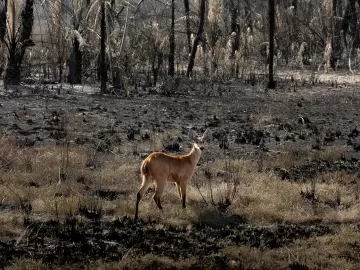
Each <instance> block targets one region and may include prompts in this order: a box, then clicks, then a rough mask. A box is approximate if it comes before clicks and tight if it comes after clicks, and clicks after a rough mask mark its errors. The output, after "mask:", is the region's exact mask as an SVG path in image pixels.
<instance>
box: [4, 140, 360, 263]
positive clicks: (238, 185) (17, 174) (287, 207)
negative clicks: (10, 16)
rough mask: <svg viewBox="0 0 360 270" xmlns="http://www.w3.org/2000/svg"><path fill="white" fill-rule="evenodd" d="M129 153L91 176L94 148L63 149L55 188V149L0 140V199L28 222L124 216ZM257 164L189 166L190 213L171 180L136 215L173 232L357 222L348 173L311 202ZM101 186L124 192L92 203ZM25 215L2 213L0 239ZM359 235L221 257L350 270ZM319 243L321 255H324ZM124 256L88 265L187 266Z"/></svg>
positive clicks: (330, 179) (295, 153) (136, 161)
mask: <svg viewBox="0 0 360 270" xmlns="http://www.w3.org/2000/svg"><path fill="white" fill-rule="evenodd" d="M148 143H149V142H148ZM159 143H160V141H159ZM146 147H147V149H149V144H148V145H146V144H144V145H141V146H138V148H137V149H141V150H146ZM125 149H127V150H128V152H125ZM132 152H133V147H132V146H131V145H128V146H126V147H123V148H122V154H121V155H120V154H114V153H108V154H104V153H102V154H99V155H98V157H97V158H98V159H99V160H98V163H99V167H97V168H95V169H94V168H90V167H89V166H88V165H87V164H88V161H89V156H90V155H91V153H93V149H89V148H87V147H78V146H71V147H70V148H69V151H68V160H69V162H68V164H67V178H66V179H65V180H63V181H62V182H61V184H59V183H58V180H59V167H60V166H62V162H61V156H62V155H63V154H64V149H63V148H62V147H61V146H52V147H50V146H48V147H34V148H19V147H18V146H17V145H16V144H15V142H14V141H12V140H11V139H8V138H4V137H3V138H1V139H0V156H1V158H2V162H3V163H1V164H2V165H3V164H7V165H6V167H4V166H3V167H2V172H1V182H0V202H1V204H2V205H3V206H9V207H10V206H11V207H14V206H19V205H21V204H23V203H24V202H26V203H30V204H31V206H32V211H31V213H30V214H29V216H30V219H31V220H46V219H60V221H62V220H64V219H65V218H67V217H69V216H79V215H80V214H81V213H80V208H81V207H82V208H87V209H92V210H97V211H99V212H100V213H101V215H102V217H103V218H106V219H113V218H117V217H119V216H120V217H121V216H130V217H132V216H133V214H134V208H135V194H136V191H137V190H138V188H139V186H140V178H139V166H140V162H141V159H140V158H139V157H138V156H134V155H133V154H132ZM139 152H140V151H139ZM318 155H319V154H318ZM321 155H323V156H322V157H321V158H320V157H319V159H323V158H324V157H326V158H327V159H329V160H331V159H332V158H334V160H336V159H335V157H334V156H338V155H340V154H339V153H338V152H337V151H334V150H329V151H325V152H323V154H321ZM304 156H305V157H304ZM308 158H309V154H308V153H305V152H303V151H301V150H300V149H293V150H292V151H289V152H287V153H283V154H280V155H278V156H276V157H273V159H272V160H271V159H270V158H269V159H268V160H266V164H267V166H275V165H278V166H281V167H285V168H289V167H288V166H293V165H294V164H302V163H303V162H305V161H304V160H307V159H308ZM312 158H313V157H312ZM288 159H292V161H291V164H290V163H289V164H288ZM4 160H5V161H6V162H7V163H4ZM257 167H258V165H257V163H256V162H255V161H248V160H229V159H217V160H216V161H215V162H213V163H211V164H207V165H203V166H201V167H200V168H198V169H197V171H196V174H195V175H194V177H193V179H192V181H191V183H190V185H189V186H188V207H187V208H186V209H185V210H183V209H182V208H181V203H180V199H179V197H178V194H177V190H176V187H175V185H173V184H171V183H169V184H168V185H167V187H166V189H165V192H164V196H163V199H162V202H163V207H164V211H163V212H162V211H160V210H158V209H157V208H156V206H155V203H154V202H153V200H152V194H153V189H150V191H149V192H148V193H146V194H145V197H144V199H143V200H142V201H141V203H140V216H141V218H143V219H149V218H150V219H156V220H158V221H159V222H160V223H164V224H170V225H174V226H192V224H198V223H202V224H208V225H212V226H226V225H229V224H234V223H239V222H241V221H239V219H233V218H232V216H233V215H237V217H240V218H243V219H244V220H248V221H251V222H253V223H262V224H270V223H283V222H293V223H309V222H310V223H311V222H318V221H325V222H330V223H333V222H337V223H344V224H345V223H349V222H350V223H358V222H360V216H359V209H360V201H359V199H358V197H357V196H356V195H357V194H358V193H356V188H355V184H354V183H357V181H358V180H357V176H356V175H353V174H347V173H326V174H319V175H318V177H317V178H316V179H314V182H313V183H314V195H315V200H311V199H308V198H306V197H304V196H303V193H304V192H306V190H310V189H311V183H310V182H305V183H303V182H301V183H300V182H289V181H282V180H281V179H280V178H279V177H277V176H276V175H275V174H273V173H272V172H271V171H264V172H258V170H257ZM205 172H206V174H205ZM209 175H210V176H209ZM99 189H109V190H114V191H121V192H123V193H124V194H125V195H124V197H122V198H119V199H117V200H107V199H104V198H100V197H98V196H96V194H95V191H96V190H99ZM357 192H358V191H357ZM24 215H25V214H24V212H23V211H21V210H20V207H18V208H16V209H14V208H10V209H9V210H6V211H4V210H2V212H1V215H0V226H1V228H2V230H1V232H0V236H1V237H17V236H19V235H21V233H22V231H23V229H24V225H23V218H24ZM359 236H360V235H359V232H355V231H353V230H351V229H350V228H349V226H347V227H346V226H345V225H344V226H343V228H342V230H341V232H340V233H339V234H336V235H330V236H324V237H318V238H311V239H309V240H302V241H297V242H295V243H294V244H292V245H290V246H287V247H283V248H279V249H271V250H270V249H269V250H268V249H252V248H249V247H245V246H236V247H228V248H226V249H224V250H223V254H225V255H226V256H228V257H230V258H233V260H232V262H231V267H232V268H234V269H235V268H239V267H243V268H244V269H279V268H283V267H286V266H288V265H289V264H291V263H295V262H298V263H301V264H306V265H307V266H309V267H310V268H311V269H325V268H326V269H339V268H341V269H356V267H355V266H358V265H359V262H358V261H356V259H351V258H353V257H354V258H355V257H356V254H354V252H355V251H356V250H355V248H353V246H354V245H355V244H354V240H353V239H357V238H359ZM324 246H326V247H327V248H326V249H324V248H323V247H324ZM129 252H130V253H131V250H130V251H129ZM130 258H132V256H129V257H127V256H125V257H124V258H122V259H121V258H120V259H119V262H114V263H104V262H96V263H95V264H93V265H92V266H91V269H100V268H101V269H115V268H124V267H131V266H133V265H139V268H144V267H145V266H148V267H160V268H161V267H162V268H166V267H168V268H169V267H176V268H184V269H186V268H189V267H191V266H193V265H194V263H195V261H192V260H189V261H184V262H181V264H179V262H174V261H172V260H171V259H168V258H165V257H156V256H155V257H154V256H153V255H150V254H149V255H147V256H145V257H140V258H138V259H137V260H136V261H133V259H130ZM317 258H323V259H322V262H320V261H319V260H317ZM42 268H46V267H45V266H44V265H42V263H41V262H38V261H32V260H25V259H19V260H16V261H15V262H14V263H13V265H12V266H11V267H10V268H9V269H42Z"/></svg>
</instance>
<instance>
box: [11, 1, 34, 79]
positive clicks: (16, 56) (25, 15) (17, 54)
mask: <svg viewBox="0 0 360 270" xmlns="http://www.w3.org/2000/svg"><path fill="white" fill-rule="evenodd" d="M33 24H34V0H26V2H25V7H24V9H23V11H22V12H21V27H20V29H21V30H20V33H19V39H18V40H15V39H13V40H11V41H8V48H9V57H8V63H7V66H6V70H5V78H4V83H5V85H8V84H19V83H20V79H21V74H20V73H21V64H22V61H23V59H24V55H25V51H26V48H27V47H29V46H33V45H34V43H33V41H32V40H30V37H31V32H32V28H33ZM13 31H15V29H13Z"/></svg>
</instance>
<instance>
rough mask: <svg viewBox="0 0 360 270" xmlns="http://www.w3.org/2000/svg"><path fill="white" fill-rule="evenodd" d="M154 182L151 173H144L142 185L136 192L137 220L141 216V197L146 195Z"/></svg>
mask: <svg viewBox="0 0 360 270" xmlns="http://www.w3.org/2000/svg"><path fill="white" fill-rule="evenodd" d="M151 184H152V179H151V176H150V175H143V182H142V184H141V187H140V189H139V191H138V193H137V194H136V207H135V220H137V219H138V216H139V203H140V200H141V198H142V197H143V196H144V194H145V192H146V191H147V190H148V189H149V187H150V186H151Z"/></svg>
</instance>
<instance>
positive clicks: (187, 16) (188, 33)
mask: <svg viewBox="0 0 360 270" xmlns="http://www.w3.org/2000/svg"><path fill="white" fill-rule="evenodd" d="M184 8H185V24H186V36H187V42H188V51H189V54H190V53H191V29H190V6H189V0H184Z"/></svg>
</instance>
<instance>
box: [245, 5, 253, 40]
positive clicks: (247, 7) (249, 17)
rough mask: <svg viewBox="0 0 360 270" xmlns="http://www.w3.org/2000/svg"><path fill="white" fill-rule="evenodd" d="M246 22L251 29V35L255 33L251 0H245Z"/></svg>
mask: <svg viewBox="0 0 360 270" xmlns="http://www.w3.org/2000/svg"><path fill="white" fill-rule="evenodd" d="M244 12H245V21H246V27H247V28H248V29H250V33H251V34H252V33H253V20H252V14H251V11H250V2H249V0H245V8H244Z"/></svg>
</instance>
